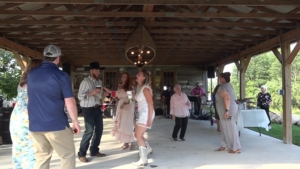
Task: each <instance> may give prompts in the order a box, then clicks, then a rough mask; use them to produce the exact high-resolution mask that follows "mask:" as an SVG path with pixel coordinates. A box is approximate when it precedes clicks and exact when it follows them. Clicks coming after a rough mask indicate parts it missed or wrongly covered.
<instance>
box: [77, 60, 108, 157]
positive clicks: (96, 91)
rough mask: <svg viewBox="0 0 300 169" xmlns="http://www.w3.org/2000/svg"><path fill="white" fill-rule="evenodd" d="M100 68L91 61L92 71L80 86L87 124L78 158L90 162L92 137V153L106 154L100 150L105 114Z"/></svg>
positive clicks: (99, 155) (93, 154) (79, 94)
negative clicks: (102, 106) (103, 112)
mask: <svg viewBox="0 0 300 169" xmlns="http://www.w3.org/2000/svg"><path fill="white" fill-rule="evenodd" d="M100 69H101V68H100V65H99V63H98V62H92V63H90V67H88V68H86V70H89V71H90V75H89V77H87V78H85V79H84V80H83V81H82V82H81V84H80V87H79V92H78V99H79V101H80V106H81V108H82V112H83V117H84V124H85V132H84V134H83V136H82V140H81V142H80V148H79V152H78V158H79V160H80V161H81V162H88V159H87V158H86V152H87V150H88V148H89V144H90V140H91V139H92V137H93V139H92V142H91V146H90V155H91V156H96V157H104V156H106V155H105V154H102V153H100V152H99V146H100V142H101V137H102V132H103V116H102V111H101V106H100V105H101V100H102V92H103V88H102V81H101V80H100V79H99V75H100Z"/></svg>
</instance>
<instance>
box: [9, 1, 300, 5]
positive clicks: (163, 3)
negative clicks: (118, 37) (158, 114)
mask: <svg viewBox="0 0 300 169" xmlns="http://www.w3.org/2000/svg"><path fill="white" fill-rule="evenodd" d="M3 2H4V3H48V2H49V1H46V0H3ZM51 3H53V4H103V5H105V4H106V5H145V4H146V5H151V4H153V5H165V4H169V5H199V4H205V5H210V6H225V5H232V4H234V5H246V6H253V5H254V6H265V5H298V6H299V5H300V2H299V1H295V0H284V1H282V0H268V1H251V0H248V1H241V0H213V1H207V0H122V1H120V0H101V1H95V0H84V1H78V0H51Z"/></svg>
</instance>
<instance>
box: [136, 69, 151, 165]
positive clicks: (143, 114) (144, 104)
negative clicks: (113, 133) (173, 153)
mask: <svg viewBox="0 0 300 169" xmlns="http://www.w3.org/2000/svg"><path fill="white" fill-rule="evenodd" d="M150 74H151V73H150V72H149V71H147V70H140V71H139V73H138V74H137V75H136V81H137V83H138V89H137V93H136V95H135V100H136V101H137V103H138V112H139V113H138V118H137V121H136V128H135V133H134V136H135V138H136V139H137V143H138V145H139V154H140V159H139V161H137V162H133V163H132V164H133V165H136V166H140V165H147V164H148V159H147V154H151V153H152V148H151V147H150V145H149V143H148V142H147V141H146V139H145V137H144V134H145V132H146V131H147V129H150V128H151V126H152V122H153V119H154V116H155V113H154V108H153V99H152V89H151V87H150V84H151V77H150Z"/></svg>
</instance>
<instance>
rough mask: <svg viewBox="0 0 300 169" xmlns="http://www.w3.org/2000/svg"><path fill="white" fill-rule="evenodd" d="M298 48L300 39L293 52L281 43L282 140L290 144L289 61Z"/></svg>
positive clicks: (290, 88)
mask: <svg viewBox="0 0 300 169" xmlns="http://www.w3.org/2000/svg"><path fill="white" fill-rule="evenodd" d="M299 49H300V40H299V41H298V43H297V45H296V46H295V48H294V50H293V52H292V53H291V51H290V44H289V43H283V45H282V47H281V51H282V87H283V91H284V93H283V95H282V101H283V142H284V143H286V144H292V142H293V135H292V83H291V63H292V62H293V60H294V58H295V57H296V55H297V53H298V52H299Z"/></svg>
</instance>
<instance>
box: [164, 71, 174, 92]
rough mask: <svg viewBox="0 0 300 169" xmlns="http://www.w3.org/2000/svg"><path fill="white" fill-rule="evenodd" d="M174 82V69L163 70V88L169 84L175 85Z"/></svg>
mask: <svg viewBox="0 0 300 169" xmlns="http://www.w3.org/2000/svg"><path fill="white" fill-rule="evenodd" d="M174 83H175V72H174V71H169V72H163V90H166V89H167V85H171V87H173V86H174Z"/></svg>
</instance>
